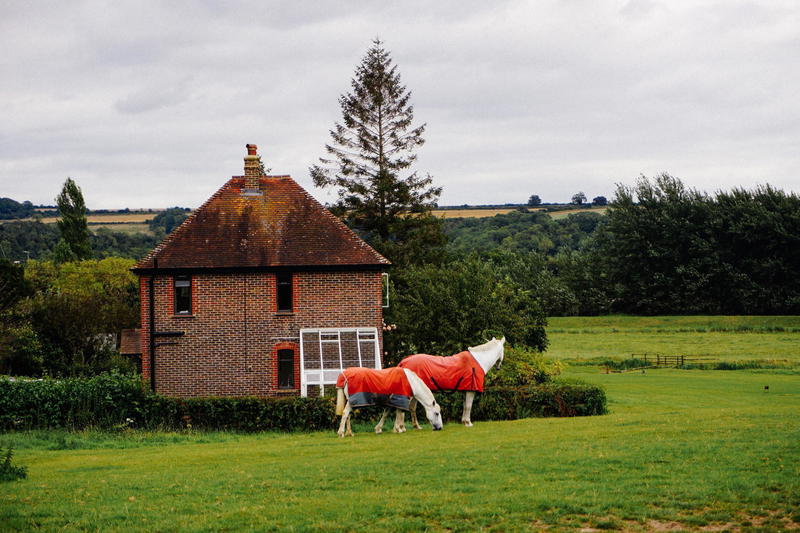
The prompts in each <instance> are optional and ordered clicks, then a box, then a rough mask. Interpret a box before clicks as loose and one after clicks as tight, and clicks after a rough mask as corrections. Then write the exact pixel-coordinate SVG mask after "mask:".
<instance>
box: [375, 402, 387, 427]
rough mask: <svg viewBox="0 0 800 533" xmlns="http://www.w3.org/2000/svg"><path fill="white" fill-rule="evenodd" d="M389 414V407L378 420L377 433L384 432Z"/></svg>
mask: <svg viewBox="0 0 800 533" xmlns="http://www.w3.org/2000/svg"><path fill="white" fill-rule="evenodd" d="M387 416H389V408H388V407H387V408H386V409H384V410H383V414H382V415H381V419H380V420H379V421H378V425H377V426H375V433H383V423H384V422H386V417H387Z"/></svg>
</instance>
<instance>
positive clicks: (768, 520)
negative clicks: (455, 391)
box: [0, 366, 800, 531]
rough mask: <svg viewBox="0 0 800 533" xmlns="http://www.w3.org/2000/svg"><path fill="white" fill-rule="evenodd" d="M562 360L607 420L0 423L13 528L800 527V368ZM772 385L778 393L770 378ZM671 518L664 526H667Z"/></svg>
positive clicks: (0, 511)
mask: <svg viewBox="0 0 800 533" xmlns="http://www.w3.org/2000/svg"><path fill="white" fill-rule="evenodd" d="M567 373H568V374H569V375H570V376H573V377H581V378H583V379H586V380H588V381H591V382H593V383H599V384H602V385H604V386H605V387H606V390H607V393H608V396H609V398H610V404H609V406H610V409H611V413H610V414H609V415H606V416H600V417H587V418H565V419H527V420H519V421H514V422H482V423H478V424H476V425H475V427H474V428H471V429H467V428H463V427H460V426H458V425H452V424H451V425H448V426H446V427H445V430H444V431H441V432H436V433H434V432H431V431H430V430H425V431H421V432H409V433H406V434H402V435H394V434H391V433H384V434H382V435H375V434H372V433H370V432H368V431H367V428H366V427H365V425H363V424H362V425H361V426H360V427H359V432H357V433H356V436H355V438H352V439H338V438H336V436H335V435H334V433H333V432H324V433H310V434H290V435H283V434H269V433H265V434H256V435H235V434H228V433H208V434H203V433H174V434H171V433H155V434H148V433H143V432H137V431H133V432H130V433H127V434H126V433H120V434H110V433H92V432H86V433H74V434H70V433H63V432H49V433H48V432H33V433H7V434H2V435H0V444H5V445H8V444H13V445H14V446H15V448H16V449H17V450H18V455H17V459H18V461H19V463H21V464H25V465H27V466H28V467H29V478H28V479H27V480H24V481H17V482H12V483H3V484H0V524H2V529H4V530H31V529H42V530H48V531H50V530H63V531H82V530H103V531H219V530H231V531H270V530H275V531H278V530H280V531H290V530H291V531H355V530H370V531H375V530H386V531H421V530H426V529H427V530H430V531H475V530H480V529H485V530H493V531H520V530H531V529H534V530H535V529H539V528H543V527H547V528H549V529H550V530H556V531H558V530H575V531H577V530H579V529H580V528H594V529H626V530H653V529H656V528H665V529H668V530H676V529H677V528H683V529H687V530H693V529H694V530H700V528H705V530H709V529H716V530H719V529H724V528H729V529H733V528H742V530H744V531H748V530H753V531H756V530H762V531H775V530H780V529H781V528H784V529H787V528H791V527H800V526H798V522H800V470H799V467H798V465H800V447H799V446H798V444H797V443H798V442H799V441H800V420H798V417H797V413H798V412H800V375H798V374H797V373H792V372H790V371H764V370H761V371H732V372H725V371H689V370H674V369H665V370H653V371H647V372H646V373H644V374H642V373H641V372H638V373H630V374H610V375H606V374H601V373H599V372H598V371H597V370H596V369H594V368H592V367H587V366H579V367H573V368H572V369H570V370H568V371H567ZM765 386H769V389H768V391H765V389H764V387H765ZM670 528H671V529H670Z"/></svg>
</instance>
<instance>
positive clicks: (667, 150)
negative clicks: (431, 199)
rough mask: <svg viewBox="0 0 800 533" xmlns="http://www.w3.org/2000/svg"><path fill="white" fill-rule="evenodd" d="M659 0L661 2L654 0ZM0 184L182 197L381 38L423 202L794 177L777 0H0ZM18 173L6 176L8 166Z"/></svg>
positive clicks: (267, 138)
mask: <svg viewBox="0 0 800 533" xmlns="http://www.w3.org/2000/svg"><path fill="white" fill-rule="evenodd" d="M664 6H667V7H664ZM1 9H2V12H3V13H2V15H3V16H2V17H0V47H2V49H3V50H4V51H5V53H4V54H2V55H0V116H2V117H3V120H2V121H1V122H0V195H1V196H11V197H14V198H17V199H20V200H24V199H30V200H31V201H34V202H37V203H38V202H50V201H51V200H52V198H53V197H54V196H55V194H56V193H57V192H58V187H59V186H60V184H61V183H63V180H64V178H65V177H66V176H67V175H70V176H74V177H75V178H76V179H77V180H78V183H79V184H80V185H81V186H82V187H83V189H84V192H85V194H86V196H87V201H88V202H89V205H90V207H96V208H100V207H121V206H130V207H136V206H141V207H158V206H166V205H176V204H177V205H187V206H195V205H198V204H199V203H200V202H202V201H203V200H204V199H205V198H207V197H208V196H209V195H210V194H211V193H212V192H213V191H214V190H216V188H218V187H219V185H221V183H222V182H224V180H225V179H226V178H227V177H228V176H230V175H231V174H238V173H240V172H241V169H240V167H241V164H242V161H241V158H242V155H243V145H244V144H245V143H247V142H255V143H256V144H258V145H259V147H260V151H261V152H262V153H263V154H264V157H265V159H266V162H267V165H268V166H270V167H272V168H273V170H274V171H276V172H281V173H289V174H292V175H293V176H294V177H295V178H296V179H297V180H298V181H300V182H301V184H303V185H304V186H306V187H308V188H309V189H310V190H311V192H312V193H313V194H314V195H315V196H317V197H318V198H320V199H323V200H325V199H326V198H328V194H329V193H327V192H325V191H319V190H314V189H313V187H312V186H311V182H310V179H309V177H308V175H307V168H308V166H309V165H310V164H313V163H314V162H315V161H316V159H317V158H318V157H319V156H320V155H322V153H323V145H324V143H325V142H328V140H329V139H328V134H327V132H328V130H329V129H330V128H331V126H332V125H333V122H334V121H335V120H338V119H339V109H338V104H337V98H338V96H339V95H340V94H342V93H343V92H345V91H347V90H348V89H349V82H350V79H351V77H352V74H353V69H354V68H355V66H356V64H357V63H358V62H359V60H360V59H361V57H362V56H363V54H364V52H365V51H366V49H367V47H368V46H369V44H370V41H371V40H372V38H374V37H375V36H378V35H379V36H380V37H381V38H383V39H384V40H385V41H386V43H387V47H388V48H389V50H390V51H391V52H392V55H393V57H394V59H395V61H396V63H397V64H398V66H399V70H400V72H401V74H402V76H403V81H404V82H405V84H406V85H407V86H408V88H409V89H411V90H412V91H413V94H414V96H413V99H412V100H413V103H414V105H415V108H416V116H417V118H418V120H419V121H420V122H427V123H428V130H427V136H426V137H427V141H428V142H427V143H426V144H425V145H424V146H423V147H422V148H421V150H420V151H419V156H420V157H419V165H418V169H419V170H420V171H422V172H426V171H429V172H431V174H433V175H434V177H435V179H436V181H437V183H438V184H440V185H443V186H444V187H445V189H444V194H443V197H442V203H455V204H461V203H479V202H507V201H522V200H524V199H526V198H527V197H528V196H529V195H530V194H534V193H535V194H539V195H540V196H542V198H544V199H546V200H552V201H568V200H569V198H570V196H571V195H572V194H573V193H574V192H576V190H578V189H580V190H584V191H585V192H586V193H587V195H590V196H595V195H598V194H603V195H605V196H610V195H611V193H612V192H613V187H614V182H617V181H631V180H633V179H634V178H635V177H636V176H638V175H639V174H640V173H646V174H653V173H656V172H660V171H670V172H672V173H674V174H676V175H678V176H680V177H682V178H683V179H684V180H685V181H686V182H687V183H688V184H690V185H691V186H695V187H698V188H709V189H713V188H720V187H725V186H726V184H730V186H734V185H742V184H745V185H746V184H747V183H755V182H756V181H758V182H764V181H769V182H771V183H774V184H775V185H777V186H782V187H785V188H793V189H795V190H797V189H800V182H799V181H798V178H797V172H796V169H797V168H798V167H800V154H798V153H797V151H796V148H795V147H796V146H797V145H798V144H800V121H799V120H798V117H800V102H798V101H797V98H796V96H795V95H794V92H795V88H796V87H797V86H798V85H800V67H798V66H797V64H796V63H797V62H796V55H797V53H796V50H797V46H798V44H800V41H799V40H798V39H800V38H798V35H800V7H798V6H797V5H796V4H794V3H793V2H766V1H765V2H749V3H745V2H739V3H712V2H694V1H686V2H669V3H668V4H667V3H664V4H660V3H658V2H655V1H653V0H632V1H630V2H623V3H620V2H612V1H607V2H606V1H601V2H594V1H569V2H556V3H547V4H545V3H538V2H525V1H508V2H499V3H496V2H478V1H476V2H454V1H453V2H451V1H444V2H436V3H429V2H410V3H402V4H387V3H381V2H373V3H363V2H355V1H347V2H342V3H336V4H330V3H327V2H313V3H296V2H295V3H288V2H255V1H253V2H233V3H218V2H211V1H208V2H200V3H191V4H188V3H162V4H110V5H107V6H106V7H105V8H104V9H98V8H97V6H96V5H95V4H93V3H89V2H86V3H83V2H75V3H71V4H69V5H66V4H53V5H52V6H50V8H49V9H48V10H41V9H37V8H36V6H33V7H31V6H29V5H27V4H18V3H11V4H3V7H2V8H1ZM21 177H24V179H23V178H21Z"/></svg>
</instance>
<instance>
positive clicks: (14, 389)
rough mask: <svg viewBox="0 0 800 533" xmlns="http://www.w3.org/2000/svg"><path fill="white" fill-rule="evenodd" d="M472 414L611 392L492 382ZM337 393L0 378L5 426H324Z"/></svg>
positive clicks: (113, 379)
mask: <svg viewBox="0 0 800 533" xmlns="http://www.w3.org/2000/svg"><path fill="white" fill-rule="evenodd" d="M439 398H440V400H441V403H442V409H443V415H444V417H445V420H460V417H461V402H462V401H463V394H449V395H448V394H442V395H439ZM472 412H473V420H513V419H517V418H524V417H529V416H582V415H595V414H603V413H605V412H606V398H605V392H604V391H603V390H602V389H601V388H599V387H596V386H593V385H587V384H584V383H579V382H563V381H557V382H550V383H543V384H540V385H529V386H522V387H508V386H506V387H501V386H497V387H492V388H489V389H487V391H486V392H485V393H483V394H481V395H479V396H478V399H477V400H476V404H475V406H473V411H472ZM336 424H337V417H336V416H335V414H334V400H333V398H329V397H324V398H302V397H284V398H253V397H248V398H193V399H179V398H168V397H165V396H159V395H157V394H153V393H151V392H150V391H149V390H147V389H145V388H144V387H143V386H142V383H141V381H139V379H138V378H135V377H129V376H123V375H118V374H103V375H100V376H95V377H92V378H70V379H63V380H52V379H43V380H13V381H12V380H10V379H0V430H14V429H18V430H28V429H50V428H66V429H73V430H78V429H84V428H87V427H93V428H97V429H111V430H115V429H116V430H125V429H128V428H148V429H165V430H172V429H181V428H192V429H204V430H231V431H318V430H325V429H333V428H334V427H336Z"/></svg>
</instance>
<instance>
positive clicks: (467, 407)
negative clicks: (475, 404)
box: [461, 391, 475, 428]
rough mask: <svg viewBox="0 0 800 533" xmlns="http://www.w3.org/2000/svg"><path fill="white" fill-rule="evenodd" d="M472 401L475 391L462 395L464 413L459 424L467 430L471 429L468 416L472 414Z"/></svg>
mask: <svg viewBox="0 0 800 533" xmlns="http://www.w3.org/2000/svg"><path fill="white" fill-rule="evenodd" d="M474 399H475V391H467V392H466V394H464V413H463V414H462V415H461V423H462V424H464V425H465V426H466V427H468V428H471V427H472V421H471V420H470V414H471V413H472V400H474Z"/></svg>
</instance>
